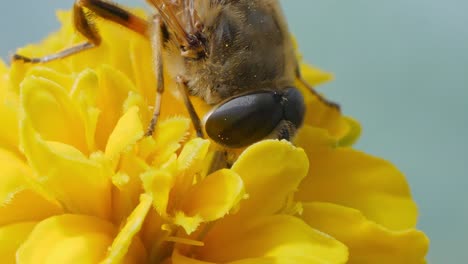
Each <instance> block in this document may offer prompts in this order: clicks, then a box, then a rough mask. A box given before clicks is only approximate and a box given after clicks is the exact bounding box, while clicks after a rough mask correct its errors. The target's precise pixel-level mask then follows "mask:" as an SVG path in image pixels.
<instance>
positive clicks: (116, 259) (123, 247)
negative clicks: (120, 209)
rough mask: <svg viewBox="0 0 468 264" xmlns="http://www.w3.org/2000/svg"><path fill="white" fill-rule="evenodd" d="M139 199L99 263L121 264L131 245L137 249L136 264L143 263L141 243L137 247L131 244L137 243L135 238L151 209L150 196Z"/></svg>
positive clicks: (144, 195) (143, 255) (143, 256)
mask: <svg viewBox="0 0 468 264" xmlns="http://www.w3.org/2000/svg"><path fill="white" fill-rule="evenodd" d="M140 199H141V201H140V204H139V205H138V206H137V207H136V208H135V210H134V211H133V212H132V214H131V215H130V216H129V217H128V219H127V223H126V224H125V226H124V227H123V228H122V230H120V232H119V234H118V235H117V237H116V238H115V240H114V242H113V243H112V245H111V247H110V249H109V253H108V254H107V257H106V258H105V259H104V260H103V261H102V262H101V263H102V264H112V263H121V262H122V260H123V259H124V258H125V256H126V255H127V252H128V250H129V248H130V246H131V245H133V247H136V248H139V251H140V254H137V255H136V257H138V258H139V261H138V262H137V263H143V262H145V259H146V256H145V254H144V253H145V251H144V249H143V246H142V245H141V243H140V244H139V245H137V243H135V244H132V242H133V241H137V240H135V236H136V235H137V233H138V232H139V231H140V229H141V227H142V225H143V221H144V220H145V217H146V214H147V213H148V211H149V210H150V208H151V204H152V198H151V196H150V195H147V194H142V195H141V197H140Z"/></svg>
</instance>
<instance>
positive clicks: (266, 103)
mask: <svg viewBox="0 0 468 264" xmlns="http://www.w3.org/2000/svg"><path fill="white" fill-rule="evenodd" d="M282 100H283V96H282V95H281V94H279V93H278V92H275V91H256V92H252V93H249V94H245V95H242V96H238V97H234V98H232V99H231V100H228V101H226V102H224V103H221V104H220V105H219V106H217V107H216V108H215V109H214V110H213V111H212V112H211V114H209V116H208V117H207V118H206V122H205V130H206V133H207V134H208V136H209V137H210V138H211V139H213V140H214V141H216V142H217V143H219V144H221V145H224V146H227V147H231V148H239V147H244V146H247V145H250V144H252V143H255V142H257V141H259V140H261V139H263V138H265V137H266V136H268V135H269V134H270V133H271V132H272V131H273V130H274V129H275V128H276V127H277V125H278V124H279V123H280V121H281V120H282V119H283V106H282Z"/></svg>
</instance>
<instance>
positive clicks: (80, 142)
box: [0, 12, 428, 264]
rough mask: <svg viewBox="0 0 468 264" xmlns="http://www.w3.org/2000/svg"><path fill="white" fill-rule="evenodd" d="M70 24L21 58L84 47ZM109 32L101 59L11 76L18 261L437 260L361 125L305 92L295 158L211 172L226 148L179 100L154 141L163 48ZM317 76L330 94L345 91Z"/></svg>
mask: <svg viewBox="0 0 468 264" xmlns="http://www.w3.org/2000/svg"><path fill="white" fill-rule="evenodd" d="M58 16H59V19H60V20H61V22H62V28H61V29H60V31H59V32H57V33H54V34H52V35H51V36H50V37H49V38H47V39H46V40H45V41H44V42H43V43H41V44H39V45H31V46H28V47H25V48H23V49H21V50H20V52H21V54H24V55H33V56H41V55H45V54H50V53H53V52H54V51H57V50H60V49H63V48H64V47H69V46H70V45H71V44H73V43H76V42H78V41H81V40H82V39H81V37H80V36H78V35H76V34H74V31H73V27H72V25H71V23H69V21H71V19H70V13H69V12H59V13H58ZM97 22H98V23H99V25H98V26H99V28H100V31H101V33H102V35H103V43H102V45H101V46H100V47H98V48H96V49H94V50H90V51H87V52H83V53H80V54H78V55H76V56H72V57H70V58H67V59H63V60H60V61H55V62H51V63H48V64H44V65H29V64H23V63H13V65H12V66H11V67H7V66H6V65H5V64H4V63H3V62H1V63H0V99H1V100H0V123H1V124H2V125H3V129H2V132H1V133H0V162H1V165H0V167H1V168H2V176H1V177H0V255H1V256H2V261H3V263H15V261H16V262H19V263H26V264H27V263H77V262H79V263H162V262H164V263H194V264H195V263H221V262H222V263H236V264H240V263H412V264H414V263H424V262H425V260H424V257H425V254H426V252H427V249H428V239H427V237H426V236H425V235H424V233H422V232H420V231H418V230H416V229H415V225H416V218H417V209H416V205H415V203H414V201H413V200H412V199H411V195H410V191H409V188H408V185H407V183H406V181H405V179H404V176H403V175H402V174H401V173H400V172H399V171H398V170H397V169H396V168H395V167H394V166H393V165H391V164H390V163H388V162H387V161H384V160H382V159H379V158H375V157H372V156H369V155H367V154H364V153H362V152H359V151H357V150H354V149H352V147H351V145H352V143H354V142H355V141H356V140H357V138H358V136H359V133H360V126H359V124H358V123H357V122H356V121H354V120H353V119H351V118H349V117H345V116H342V115H341V114H340V112H338V111H337V110H336V109H334V108H330V107H328V106H327V105H325V104H323V103H322V102H321V101H319V100H318V99H317V98H315V97H314V96H313V95H311V94H310V93H307V92H306V91H304V96H305V100H306V104H307V113H306V118H305V124H304V126H303V127H302V128H301V129H300V130H299V132H298V135H297V137H296V139H295V141H294V142H293V144H294V145H293V144H292V143H289V142H287V141H277V140H264V141H261V142H259V143H257V144H254V145H252V146H250V147H248V148H247V149H245V150H243V151H240V153H237V154H239V156H238V158H237V160H236V161H235V163H234V165H233V166H232V167H231V168H230V169H222V170H218V171H216V172H214V173H211V174H208V168H209V165H210V160H211V158H212V156H213V153H214V150H215V148H216V147H215V145H214V144H212V143H211V142H210V141H209V140H206V139H200V138H196V137H195V136H194V132H193V128H192V127H191V123H190V120H189V118H188V115H187V113H186V112H185V109H184V107H183V102H182V101H181V100H180V99H179V98H178V95H177V94H176V93H171V92H167V93H165V95H164V97H165V98H164V99H163V106H162V108H163V112H162V116H161V121H160V122H159V123H158V126H157V128H156V132H155V134H154V136H153V137H144V129H145V126H146V124H148V122H149V119H150V117H151V113H152V109H151V104H152V102H153V101H154V97H155V87H156V84H155V83H156V82H155V76H154V74H153V73H152V71H151V68H152V67H151V49H150V45H149V43H148V42H147V41H146V40H145V39H143V38H141V37H139V36H137V35H136V34H133V33H132V32H129V31H127V30H125V29H122V28H120V27H118V26H115V25H113V24H110V23H107V22H103V21H97ZM122 39H124V40H125V41H122ZM303 71H304V75H305V78H306V79H307V80H308V81H309V82H311V83H312V84H314V85H317V84H319V83H321V82H324V81H327V80H329V79H330V75H329V74H327V73H324V72H322V71H320V70H318V69H315V68H312V67H310V66H307V65H303ZM167 82H168V83H167V86H168V87H170V86H171V85H173V84H172V83H171V81H170V80H168V81H167ZM298 86H299V88H300V89H303V87H300V85H299V84H298ZM168 90H175V89H168ZM193 99H194V101H195V105H196V110H197V111H198V112H199V114H203V113H205V112H206V111H207V110H208V106H207V105H205V104H204V103H203V102H202V101H201V100H199V99H197V98H193Z"/></svg>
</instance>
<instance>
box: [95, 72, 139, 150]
mask: <svg viewBox="0 0 468 264" xmlns="http://www.w3.org/2000/svg"><path fill="white" fill-rule="evenodd" d="M97 74H98V81H99V89H98V94H97V98H96V105H97V107H98V108H99V109H101V114H100V115H99V120H98V123H97V127H96V144H97V146H98V148H99V149H105V145H106V143H107V141H108V137H109V135H110V134H111V133H112V131H113V130H114V127H115V125H116V124H117V122H118V121H119V119H120V117H121V116H122V115H123V110H124V109H123V108H124V107H123V105H124V102H125V100H126V98H127V97H128V95H129V92H131V91H135V90H136V88H135V86H134V85H133V83H132V82H131V81H130V80H129V79H128V77H127V76H125V75H124V74H122V73H121V72H119V71H117V70H116V69H114V68H111V67H109V66H105V65H104V66H102V67H100V68H99V70H98V71H97Z"/></svg>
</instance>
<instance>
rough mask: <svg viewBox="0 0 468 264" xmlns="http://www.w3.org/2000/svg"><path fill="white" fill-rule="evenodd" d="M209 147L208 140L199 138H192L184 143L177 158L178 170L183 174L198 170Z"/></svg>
mask: <svg viewBox="0 0 468 264" xmlns="http://www.w3.org/2000/svg"><path fill="white" fill-rule="evenodd" d="M209 147H210V141H209V140H206V139H201V138H194V139H192V140H190V141H189V142H187V143H185V145H184V148H183V149H182V151H181V152H180V155H179V157H178V159H177V167H178V170H179V172H183V173H185V174H195V173H197V172H200V170H201V169H202V167H203V163H204V160H205V157H206V154H207V153H208V149H209Z"/></svg>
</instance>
